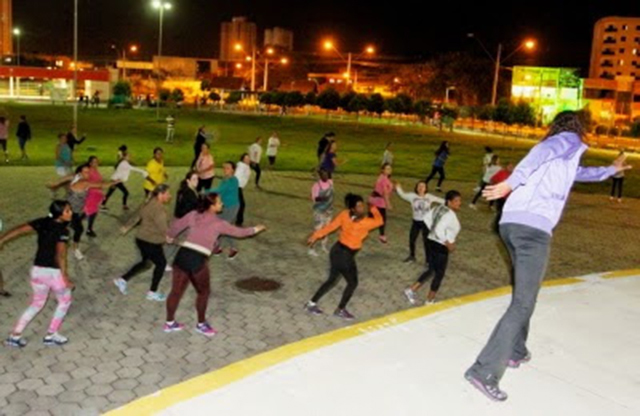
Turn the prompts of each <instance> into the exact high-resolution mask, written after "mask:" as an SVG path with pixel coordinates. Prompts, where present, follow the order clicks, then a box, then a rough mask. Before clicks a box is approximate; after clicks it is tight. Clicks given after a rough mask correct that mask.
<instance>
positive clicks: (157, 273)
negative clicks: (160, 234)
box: [122, 238, 167, 292]
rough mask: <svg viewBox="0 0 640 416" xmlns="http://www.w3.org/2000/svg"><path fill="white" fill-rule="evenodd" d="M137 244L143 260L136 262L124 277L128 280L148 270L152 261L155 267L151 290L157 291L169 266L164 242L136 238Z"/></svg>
mask: <svg viewBox="0 0 640 416" xmlns="http://www.w3.org/2000/svg"><path fill="white" fill-rule="evenodd" d="M136 245H137V246H138V250H140V254H141V255H142V260H140V262H138V263H136V264H135V265H134V266H133V267H132V268H131V270H129V271H128V272H127V273H125V275H124V276H122V278H123V279H124V280H126V281H129V280H131V278H132V277H133V276H135V275H137V274H139V273H141V272H143V271H145V270H147V269H148V268H149V264H148V263H149V262H151V263H153V264H154V266H155V268H154V269H153V280H151V291H152V292H157V291H158V285H160V280H162V275H163V274H164V269H165V268H166V267H167V259H166V258H165V257H164V250H163V249H162V244H153V243H148V242H146V241H142V240H139V239H137V238H136Z"/></svg>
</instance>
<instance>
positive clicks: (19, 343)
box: [4, 335, 27, 348]
mask: <svg viewBox="0 0 640 416" xmlns="http://www.w3.org/2000/svg"><path fill="white" fill-rule="evenodd" d="M4 345H5V346H7V347H12V348H24V347H26V346H27V340H25V339H24V338H22V337H14V336H13V335H11V336H10V337H9V338H7V340H6V341H5V342H4Z"/></svg>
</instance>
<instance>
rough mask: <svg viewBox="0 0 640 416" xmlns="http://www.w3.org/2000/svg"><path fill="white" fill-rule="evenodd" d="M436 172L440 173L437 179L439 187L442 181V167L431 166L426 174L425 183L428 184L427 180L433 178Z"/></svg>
mask: <svg viewBox="0 0 640 416" xmlns="http://www.w3.org/2000/svg"><path fill="white" fill-rule="evenodd" d="M436 173H437V174H439V175H440V178H439V179H438V188H440V186H442V181H444V178H445V176H444V167H438V166H433V167H432V168H431V173H430V174H429V176H427V179H426V180H425V182H427V185H428V184H429V181H430V180H431V179H433V177H434V176H436Z"/></svg>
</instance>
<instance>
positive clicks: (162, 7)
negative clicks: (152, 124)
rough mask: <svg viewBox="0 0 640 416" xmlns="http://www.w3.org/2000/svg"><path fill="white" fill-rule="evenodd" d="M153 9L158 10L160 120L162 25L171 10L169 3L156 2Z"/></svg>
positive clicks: (157, 100) (157, 114)
mask: <svg viewBox="0 0 640 416" xmlns="http://www.w3.org/2000/svg"><path fill="white" fill-rule="evenodd" d="M152 5H153V8H154V9H156V10H158V11H159V13H158V19H159V20H158V79H157V81H156V117H157V119H158V120H160V66H161V65H162V23H163V21H164V11H165V10H170V9H171V7H172V6H171V3H169V2H168V1H162V0H154V2H153V3H152Z"/></svg>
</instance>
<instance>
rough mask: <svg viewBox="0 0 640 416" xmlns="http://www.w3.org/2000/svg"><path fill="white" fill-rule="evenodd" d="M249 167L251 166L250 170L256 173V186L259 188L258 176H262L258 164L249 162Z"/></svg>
mask: <svg viewBox="0 0 640 416" xmlns="http://www.w3.org/2000/svg"><path fill="white" fill-rule="evenodd" d="M250 166H251V169H253V170H254V171H255V172H256V186H260V176H261V175H262V171H261V170H260V164H259V163H253V162H251V165H250Z"/></svg>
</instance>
